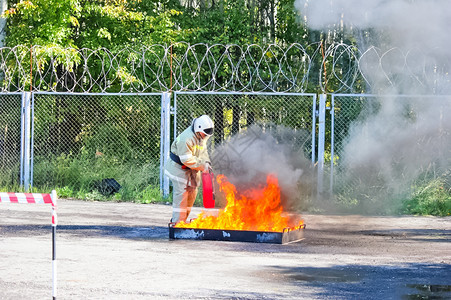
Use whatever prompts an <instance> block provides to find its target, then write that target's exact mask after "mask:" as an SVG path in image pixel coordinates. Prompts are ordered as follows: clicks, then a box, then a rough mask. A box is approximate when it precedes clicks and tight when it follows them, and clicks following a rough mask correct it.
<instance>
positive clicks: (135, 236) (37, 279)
mask: <svg viewBox="0 0 451 300" xmlns="http://www.w3.org/2000/svg"><path fill="white" fill-rule="evenodd" d="M199 212H200V209H199V208H196V209H195V210H194V211H193V217H194V216H195V215H196V214H197V213H199ZM170 216H171V207H170V206H168V205H157V204H134V203H112V202H85V201H75V200H59V202H58V226H57V234H56V238H57V240H56V258H57V293H58V295H57V299H451V217H445V218H438V217H415V216H402V217H381V216H372V217H370V216H360V215H348V216H339V215H314V214H304V215H303V218H304V220H305V223H306V225H307V227H306V229H305V239H304V240H302V241H300V242H296V243H291V244H285V245H279V244H261V243H244V242H225V241H198V240H170V239H169V238H168V227H167V224H168V220H169V219H170ZM0 253H1V254H0V255H1V257H0V299H49V298H51V296H52V236H51V207H50V206H49V205H37V204H14V203H11V204H8V203H0Z"/></svg>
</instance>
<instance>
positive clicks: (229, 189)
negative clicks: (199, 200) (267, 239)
mask: <svg viewBox="0 0 451 300" xmlns="http://www.w3.org/2000/svg"><path fill="white" fill-rule="evenodd" d="M216 180H217V182H218V183H219V189H220V191H222V192H224V194H225V197H226V200H227V205H226V207H225V208H224V209H221V210H219V213H218V216H208V215H206V214H205V212H201V213H200V214H199V216H198V217H197V218H196V219H194V220H192V221H191V222H190V223H185V222H180V223H178V224H177V225H176V226H175V227H178V228H202V229H226V230H252V231H274V232H283V230H284V229H285V228H287V227H289V228H291V229H298V228H299V227H300V226H302V224H303V221H302V220H301V221H298V224H294V223H295V221H293V220H292V219H291V218H290V217H288V216H286V215H285V216H284V215H283V207H282V204H281V202H280V188H279V184H278V181H277V178H276V177H275V176H273V175H271V174H270V175H268V176H267V178H266V186H265V187H264V188H260V189H249V190H246V191H243V192H241V193H238V191H237V189H236V187H235V186H234V185H233V184H231V183H230V182H229V181H228V180H227V178H226V176H224V175H218V176H217V177H216Z"/></svg>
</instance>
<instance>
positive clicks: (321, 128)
mask: <svg viewBox="0 0 451 300" xmlns="http://www.w3.org/2000/svg"><path fill="white" fill-rule="evenodd" d="M326 99H327V95H326V94H321V95H319V110H318V179H317V184H318V185H317V190H316V191H317V197H318V198H320V197H321V195H322V194H323V179H324V141H325V134H326Z"/></svg>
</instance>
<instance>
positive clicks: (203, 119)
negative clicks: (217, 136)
mask: <svg viewBox="0 0 451 300" xmlns="http://www.w3.org/2000/svg"><path fill="white" fill-rule="evenodd" d="M213 128H214V125H213V121H212V120H211V119H210V117H209V116H207V115H202V116H200V117H199V118H196V119H194V121H193V130H194V132H202V133H204V134H206V135H207V136H211V135H212V134H213Z"/></svg>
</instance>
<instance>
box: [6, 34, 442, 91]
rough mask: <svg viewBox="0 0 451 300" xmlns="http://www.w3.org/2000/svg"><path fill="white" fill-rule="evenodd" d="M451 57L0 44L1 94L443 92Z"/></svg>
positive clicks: (339, 47)
mask: <svg viewBox="0 0 451 300" xmlns="http://www.w3.org/2000/svg"><path fill="white" fill-rule="evenodd" d="M448 71H449V62H447V61H442V62H440V63H438V62H437V61H433V60H428V59H427V55H426V54H425V52H422V51H420V50H418V49H414V50H410V51H403V50H401V49H398V48H393V49H389V50H385V51H383V50H381V49H378V48H376V47H370V48H368V49H366V50H364V51H361V50H359V49H358V48H357V47H356V46H354V45H348V44H344V43H339V44H331V45H329V46H328V47H327V48H326V49H325V51H324V56H323V55H322V52H321V43H312V44H307V45H303V44H300V43H293V44H290V45H285V46H282V45H276V44H269V45H264V46H262V45H256V44H251V45H236V44H229V45H224V44H214V45H208V44H203V43H199V44H189V43H184V42H179V43H175V44H172V45H158V44H156V45H149V46H142V47H141V48H139V49H134V48H123V49H119V50H112V49H107V48H99V49H88V48H83V49H75V48H62V47H58V46H53V47H44V46H32V47H30V46H24V45H21V46H16V47H12V48H9V47H3V48H0V74H1V77H0V81H1V86H0V92H20V91H58V92H86V93H87V92H100V93H105V92H115V93H116V92H119V93H120V92H131V93H142V92H165V91H209V92H221V91H224V92H227V91H234V92H296V93H299V92H300V93H304V92H312V91H317V90H318V88H319V90H320V91H321V92H335V93H337V92H340V93H362V92H368V90H369V89H372V90H377V89H381V88H386V87H397V86H399V85H400V84H405V83H412V84H415V85H418V86H422V87H426V90H427V92H431V91H433V92H434V93H438V92H448V93H449V91H448V89H449V88H448V86H449V84H448V83H449V72H448Z"/></svg>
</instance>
